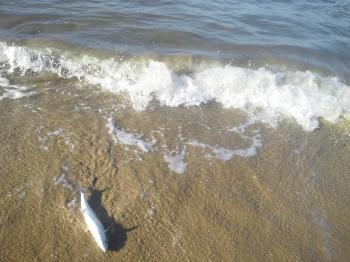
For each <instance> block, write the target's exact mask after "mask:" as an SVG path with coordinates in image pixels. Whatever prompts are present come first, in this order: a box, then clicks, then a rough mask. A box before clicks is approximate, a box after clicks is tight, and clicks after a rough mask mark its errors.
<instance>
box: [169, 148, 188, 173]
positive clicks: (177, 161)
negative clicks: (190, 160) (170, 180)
mask: <svg viewBox="0 0 350 262" xmlns="http://www.w3.org/2000/svg"><path fill="white" fill-rule="evenodd" d="M185 151H186V149H185V148H184V149H183V150H182V151H178V150H176V151H171V152H168V153H167V154H165V155H164V160H165V162H167V163H168V167H169V169H170V170H172V171H174V172H176V173H178V174H183V173H185V171H186V167H187V163H186V162H185V161H184V158H185Z"/></svg>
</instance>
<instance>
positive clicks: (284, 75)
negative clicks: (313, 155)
mask: <svg viewBox="0 0 350 262" xmlns="http://www.w3.org/2000/svg"><path fill="white" fill-rule="evenodd" d="M56 53H57V52H56ZM56 56H57V54H56ZM0 61H3V62H6V63H7V64H8V65H9V68H10V69H9V72H13V71H14V70H15V69H17V70H19V71H20V72H22V74H24V73H25V72H26V71H27V70H31V71H34V72H42V71H49V72H52V73H55V74H57V75H59V76H60V77H65V78H71V77H76V78H77V79H79V80H80V81H82V82H86V83H88V84H89V85H97V86H99V87H101V88H103V89H105V90H108V91H111V92H113V93H115V94H125V93H126V94H128V96H129V98H130V101H131V102H132V105H133V107H134V108H135V109H136V110H144V109H145V108H146V107H147V106H148V104H149V102H150V101H151V100H152V99H153V98H156V99H158V100H159V101H160V103H161V104H162V105H165V106H179V105H185V106H194V105H199V104H201V103H206V102H209V101H213V100H214V101H217V102H219V103H221V104H222V105H223V106H224V107H226V108H237V109H241V110H243V111H246V112H250V113H251V112H257V111H259V112H260V113H259V114H260V116H261V117H260V119H261V120H262V121H268V122H269V121H271V122H272V123H275V122H277V123H278V122H279V121H280V120H281V119H284V118H292V119H294V120H295V121H296V122H297V123H298V124H299V125H301V126H302V127H303V128H304V130H307V131H311V130H314V129H315V128H316V127H317V126H318V124H319V118H320V117H322V118H324V119H325V120H327V121H329V122H332V123H335V122H337V120H338V119H339V118H341V117H342V116H347V115H350V102H349V101H350V87H349V86H348V85H346V84H345V83H343V82H341V81H340V80H339V79H338V78H336V77H323V76H321V75H319V74H317V73H313V72H310V71H305V72H301V71H286V70H281V71H272V70H268V69H266V68H264V67H262V68H259V69H252V68H242V67H236V66H231V65H227V66H221V67H215V68H212V67H211V68H207V69H201V71H197V72H193V74H192V75H185V74H176V73H174V72H172V71H171V70H170V69H169V67H168V66H167V65H166V64H165V63H163V62H159V61H153V60H147V61H142V60H139V61H137V62H136V61H120V60H117V59H113V58H111V59H105V60H101V59H98V58H95V57H89V56H86V55H85V56H82V57H69V56H68V55H67V54H62V53H61V54H60V55H58V58H55V55H54V52H53V50H50V49H45V50H34V49H29V48H25V47H17V46H10V45H7V44H4V43H0Z"/></svg>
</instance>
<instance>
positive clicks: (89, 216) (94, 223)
mask: <svg viewBox="0 0 350 262" xmlns="http://www.w3.org/2000/svg"><path fill="white" fill-rule="evenodd" d="M80 197H81V212H82V213H83V216H84V219H85V223H86V225H87V227H88V229H89V231H90V232H91V234H92V236H93V238H94V239H95V241H96V243H97V245H98V246H99V248H101V249H102V251H103V252H106V251H107V247H108V245H107V237H106V232H105V229H104V228H103V225H102V223H101V222H100V220H99V219H98V218H97V216H96V215H95V213H94V211H93V210H92V209H91V207H90V206H89V204H88V202H87V201H86V199H85V196H84V193H83V192H80Z"/></svg>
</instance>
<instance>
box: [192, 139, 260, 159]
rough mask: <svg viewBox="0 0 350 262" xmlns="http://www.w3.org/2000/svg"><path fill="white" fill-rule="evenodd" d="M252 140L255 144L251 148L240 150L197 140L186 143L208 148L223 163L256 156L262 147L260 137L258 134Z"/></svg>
mask: <svg viewBox="0 0 350 262" xmlns="http://www.w3.org/2000/svg"><path fill="white" fill-rule="evenodd" d="M251 140H252V142H253V143H252V144H251V145H250V146H249V147H247V148H238V149H228V148H225V147H221V146H218V145H214V146H211V145H208V144H205V143H202V142H199V141H197V140H189V141H187V142H186V144H187V145H191V146H195V147H200V148H203V149H204V148H207V149H209V150H211V151H212V152H213V153H214V155H215V157H216V158H217V159H220V160H222V161H228V160H231V159H232V158H234V157H235V156H240V157H252V156H255V155H256V154H257V150H258V149H259V148H261V147H262V142H261V140H260V135H259V134H256V135H255V136H254V137H253V138H252V139H251Z"/></svg>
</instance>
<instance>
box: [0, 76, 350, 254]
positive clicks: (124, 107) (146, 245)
mask: <svg viewBox="0 0 350 262" xmlns="http://www.w3.org/2000/svg"><path fill="white" fill-rule="evenodd" d="M25 81H26V83H28V81H29V82H30V79H29V80H28V79H25ZM18 84H20V83H18ZM77 85H78V84H77V83H76V82H72V81H70V82H69V81H64V80H62V81H59V82H57V81H56V82H54V81H51V79H50V76H48V77H47V79H44V80H43V82H42V83H39V84H37V86H36V87H35V91H36V92H37V94H36V95H33V96H31V97H24V98H20V99H16V100H10V99H6V100H5V99H4V100H3V101H1V102H0V112H2V113H1V114H0V167H1V168H0V177H1V183H0V254H1V255H0V257H1V259H0V260H2V261H165V260H168V261H347V260H348V259H349V258H350V251H349V249H348V246H349V244H350V238H349V237H348V236H349V233H350V223H349V221H350V209H349V206H350V193H349V185H350V173H349V170H350V161H349V160H350V159H349V156H350V133H349V130H350V128H349V125H348V123H346V121H345V120H344V121H343V122H341V123H339V124H338V125H330V124H328V123H323V125H322V126H321V127H320V128H319V129H317V130H315V131H313V132H305V131H303V130H302V129H301V128H300V127H299V126H297V125H296V124H295V123H293V122H287V121H285V122H283V123H281V124H280V125H279V126H278V127H270V126H267V125H265V124H259V123H258V124H255V129H254V130H260V131H261V135H262V146H261V147H260V148H258V149H257V151H258V152H257V155H255V156H250V157H241V156H235V157H233V158H232V159H230V160H228V161H223V160H221V159H218V158H216V157H215V156H214V155H213V153H212V152H211V150H210V148H201V147H195V146H191V145H188V144H185V142H184V140H181V139H179V137H187V138H189V137H194V136H196V137H197V139H200V140H201V141H205V142H206V143H207V144H210V145H215V144H219V145H221V146H227V147H230V146H231V147H233V146H237V145H238V146H239V147H240V148H241V147H242V148H244V147H246V146H247V145H246V144H245V143H246V142H245V141H244V140H242V139H241V138H240V137H239V136H237V134H232V135H229V134H227V133H222V135H220V133H218V132H209V131H208V132H206V131H205V130H206V129H205V128H204V127H203V126H204V125H205V126H207V127H210V128H212V129H217V130H220V128H223V127H225V126H227V125H231V126H236V125H239V124H241V123H242V122H244V117H243V115H241V114H240V113H239V112H237V111H232V110H226V109H222V108H221V107H220V106H219V105H217V104H215V103H211V104H208V105H204V106H201V107H194V108H182V107H178V108H162V107H159V105H157V104H156V103H155V104H154V105H152V106H151V107H152V110H151V109H150V110H146V111H142V112H136V111H134V110H131V109H130V107H129V106H128V103H127V101H126V100H125V99H123V98H121V97H116V96H114V95H111V94H109V93H101V92H100V91H94V90H92V89H89V88H82V87H79V86H77ZM109 118H111V119H113V121H114V122H115V123H118V125H119V126H121V127H123V128H124V129H125V130H129V131H130V132H133V133H143V135H144V137H145V139H148V141H151V139H152V137H153V138H154V139H155V141H154V148H155V149H154V150H152V151H150V152H143V151H142V150H140V149H139V148H137V147H134V146H125V145H122V144H120V143H116V142H115V141H114V140H113V138H112V137H111V134H110V133H109V130H108V127H107V123H108V119H109ZM179 127H181V128H180V129H181V130H179ZM155 130H156V131H159V132H158V133H157V132H155ZM254 130H253V131H254ZM248 131H249V130H248ZM253 131H252V132H253ZM249 132H250V131H249ZM184 147H186V153H185V157H184V158H185V161H186V164H187V165H186V171H185V172H184V173H182V174H181V173H180V174H179V173H176V172H174V171H173V170H171V169H170V168H169V166H168V163H167V162H166V161H164V156H163V154H162V153H164V152H167V151H166V150H168V149H169V150H170V149H176V148H178V149H179V150H181V149H183V148H184ZM93 187H94V188H93ZM79 189H85V190H87V192H88V193H87V196H91V197H92V198H93V199H92V202H91V204H92V205H93V206H94V208H95V210H96V212H97V214H98V215H99V216H101V219H102V221H103V222H104V223H105V226H106V227H109V230H110V232H109V236H110V238H111V239H112V240H111V243H110V248H111V249H112V250H110V251H108V252H107V253H103V252H102V251H101V250H99V248H98V247H97V245H96V244H95V242H94V240H93V239H92V237H91V235H90V233H89V232H87V231H86V226H85V225H84V221H83V218H82V215H81V214H80V211H79V195H78V193H77V190H79ZM89 189H90V190H89Z"/></svg>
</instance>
